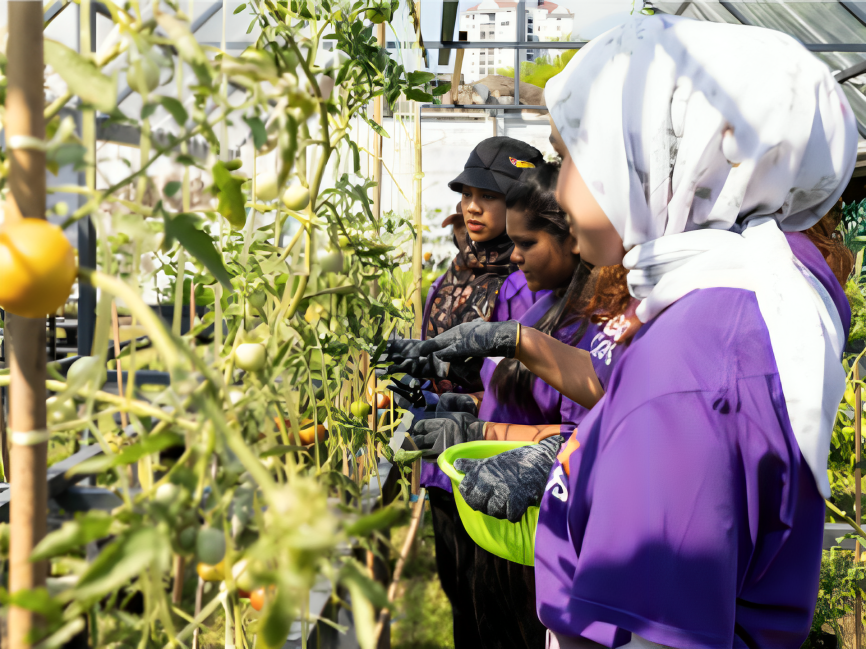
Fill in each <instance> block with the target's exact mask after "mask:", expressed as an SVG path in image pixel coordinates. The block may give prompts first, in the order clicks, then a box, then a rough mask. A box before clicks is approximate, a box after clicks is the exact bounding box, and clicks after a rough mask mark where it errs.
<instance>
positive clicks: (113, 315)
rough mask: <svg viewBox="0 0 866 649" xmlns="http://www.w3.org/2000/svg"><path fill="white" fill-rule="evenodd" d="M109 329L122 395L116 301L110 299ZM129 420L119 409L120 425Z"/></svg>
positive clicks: (121, 370)
mask: <svg viewBox="0 0 866 649" xmlns="http://www.w3.org/2000/svg"><path fill="white" fill-rule="evenodd" d="M111 330H112V332H113V333H114V360H115V362H116V363H117V393H118V394H119V395H120V396H121V397H122V396H123V367H122V366H121V363H120V323H119V322H118V318H117V302H115V301H114V300H112V301H111ZM128 423H129V421H128V420H127V418H126V412H125V411H123V410H121V411H120V425H121V426H122V427H123V429H124V430H126V425H127V424H128Z"/></svg>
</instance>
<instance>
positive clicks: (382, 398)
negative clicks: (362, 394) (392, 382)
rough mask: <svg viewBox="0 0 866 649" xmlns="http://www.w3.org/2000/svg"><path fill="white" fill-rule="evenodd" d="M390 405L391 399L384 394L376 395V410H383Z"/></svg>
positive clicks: (378, 393)
mask: <svg viewBox="0 0 866 649" xmlns="http://www.w3.org/2000/svg"><path fill="white" fill-rule="evenodd" d="M390 405H391V397H389V396H388V395H387V394H385V393H384V392H377V393H376V408H378V409H380V410H384V409H385V408H387V407H389V406H390Z"/></svg>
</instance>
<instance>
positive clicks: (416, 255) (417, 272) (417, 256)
mask: <svg viewBox="0 0 866 649" xmlns="http://www.w3.org/2000/svg"><path fill="white" fill-rule="evenodd" d="M420 59H421V53H420V51H419V52H418V60H419V61H418V62H419V63H420ZM422 178H423V176H422V173H421V104H420V103H418V102H417V101H416V102H415V245H414V247H413V251H412V274H413V276H414V277H413V278H414V280H415V292H414V293H413V294H412V307H413V308H414V309H415V329H414V335H413V338H415V339H416V340H420V339H421V333H422V332H421V325H422V321H423V319H424V303H423V302H422V296H421V280H422V267H421V264H422V263H423V261H424V257H423V254H424V253H423V249H422V241H421V235H422V232H423V228H424V214H423V211H422V207H421V190H422V182H421V180H422Z"/></svg>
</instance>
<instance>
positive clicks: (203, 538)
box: [195, 527, 226, 566]
mask: <svg viewBox="0 0 866 649" xmlns="http://www.w3.org/2000/svg"><path fill="white" fill-rule="evenodd" d="M195 553H196V556H198V558H199V561H201V562H202V563H206V564H209V565H212V566H213V565H216V564H218V563H219V562H220V561H222V560H223V558H224V557H225V556H226V537H225V534H223V532H222V530H218V529H216V528H214V527H203V528H202V529H200V530H199V532H198V535H197V536H196V539H195Z"/></svg>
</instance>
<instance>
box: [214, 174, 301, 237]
mask: <svg viewBox="0 0 866 649" xmlns="http://www.w3.org/2000/svg"><path fill="white" fill-rule="evenodd" d="M211 173H212V174H213V182H214V185H215V186H216V187H217V189H218V190H219V196H218V198H219V203H218V205H217V211H218V212H219V213H220V214H222V215H223V217H224V218H225V220H226V221H228V222H229V224H230V225H231V226H232V228H234V229H235V230H240V229H241V228H243V227H244V225H245V224H246V222H247V212H246V208H245V207H244V205H245V201H244V193H243V191H242V190H241V185H243V184H244V182H245V180H246V179H245V178H239V177H236V176H233V175H232V174H231V170H230V169H229V166H228V165H227V164H226V163H224V162H222V161H217V163H216V164H215V165H214V166H213V167H212V169H211ZM287 175H288V174H287Z"/></svg>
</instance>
